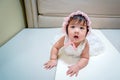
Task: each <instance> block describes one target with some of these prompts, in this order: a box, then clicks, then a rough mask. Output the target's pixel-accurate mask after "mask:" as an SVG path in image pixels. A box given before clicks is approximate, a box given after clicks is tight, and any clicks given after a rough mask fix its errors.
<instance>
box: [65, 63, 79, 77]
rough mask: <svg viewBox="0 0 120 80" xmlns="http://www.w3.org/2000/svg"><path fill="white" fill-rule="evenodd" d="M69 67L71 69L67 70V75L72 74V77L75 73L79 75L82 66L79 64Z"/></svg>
mask: <svg viewBox="0 0 120 80" xmlns="http://www.w3.org/2000/svg"><path fill="white" fill-rule="evenodd" d="M68 68H69V69H68V71H67V75H70V77H71V76H73V75H75V76H77V75H78V72H79V70H80V68H79V66H78V65H77V64H75V65H72V66H68Z"/></svg>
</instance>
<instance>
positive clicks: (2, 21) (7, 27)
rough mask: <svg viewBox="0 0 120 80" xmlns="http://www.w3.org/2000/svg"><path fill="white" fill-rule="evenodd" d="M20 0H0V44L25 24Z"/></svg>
mask: <svg viewBox="0 0 120 80" xmlns="http://www.w3.org/2000/svg"><path fill="white" fill-rule="evenodd" d="M21 1H22V0H0V46H1V45H3V44H4V43H5V42H7V41H8V40H9V39H11V38H12V37H13V36H14V35H15V34H16V33H18V32H19V31H20V30H22V29H23V28H24V27H25V26H26V24H25V18H24V14H23V9H22V5H21Z"/></svg>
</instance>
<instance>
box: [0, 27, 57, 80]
mask: <svg viewBox="0 0 120 80" xmlns="http://www.w3.org/2000/svg"><path fill="white" fill-rule="evenodd" d="M54 32H55V31H51V30H48V29H46V30H44V29H24V30H22V31H21V32H20V33H18V34H17V35H16V36H15V37H14V38H12V39H11V40H10V41H9V42H7V43H6V44H5V45H3V46H2V47H1V48H0V80H41V79H42V80H54V78H55V72H56V68H53V69H52V70H45V69H44V68H43V64H44V63H45V62H46V61H47V60H48V59H49V56H50V48H51V46H52V44H51V42H50V41H51V39H52V38H53V37H54V36H53V35H54ZM49 35H50V36H49ZM47 36H49V37H47Z"/></svg>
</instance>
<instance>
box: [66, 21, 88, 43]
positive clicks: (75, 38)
mask: <svg viewBox="0 0 120 80" xmlns="http://www.w3.org/2000/svg"><path fill="white" fill-rule="evenodd" d="M86 33H87V27H86V25H83V22H80V23H74V22H72V21H71V22H70V24H69V26H68V36H69V38H70V40H71V41H72V42H74V43H80V42H81V41H83V40H84V39H85V37H86Z"/></svg>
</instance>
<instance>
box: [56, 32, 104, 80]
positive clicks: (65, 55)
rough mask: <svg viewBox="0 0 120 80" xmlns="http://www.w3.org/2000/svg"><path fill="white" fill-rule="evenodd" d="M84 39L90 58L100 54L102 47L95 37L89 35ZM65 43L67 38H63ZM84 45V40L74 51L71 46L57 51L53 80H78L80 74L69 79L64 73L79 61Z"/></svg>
mask: <svg viewBox="0 0 120 80" xmlns="http://www.w3.org/2000/svg"><path fill="white" fill-rule="evenodd" d="M63 35H64V34H62V35H60V36H57V37H56V38H57V39H56V41H57V40H58V39H59V38H60V37H61V36H63ZM86 39H87V41H88V43H89V46H90V51H89V53H90V55H91V56H96V55H99V54H101V53H102V51H103V49H104V46H103V43H102V42H101V41H100V40H99V38H98V37H97V36H96V35H94V34H92V33H91V34H90V35H89V36H87V38H86ZM67 41H68V37H65V41H64V44H65V43H67ZM85 44H86V40H84V41H83V42H81V43H80V44H79V46H78V47H77V49H74V48H73V46H72V45H69V46H63V47H62V48H61V49H60V50H59V58H58V64H57V70H56V77H55V80H60V78H61V80H80V78H81V75H82V74H80V73H79V74H78V76H77V77H75V76H72V77H69V76H68V75H66V72H67V70H68V69H69V68H68V66H70V65H73V64H76V63H77V62H78V61H79V60H80V55H81V53H82V51H83V49H84V48H85ZM81 71H82V70H81ZM83 72H84V70H83Z"/></svg>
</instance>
